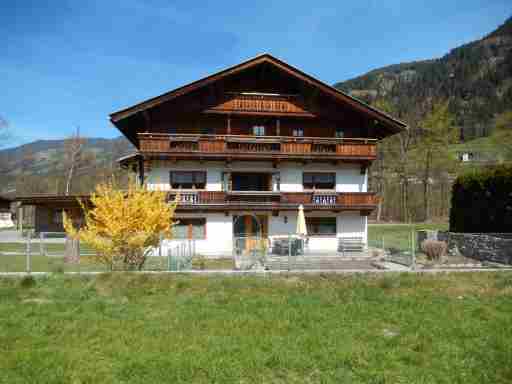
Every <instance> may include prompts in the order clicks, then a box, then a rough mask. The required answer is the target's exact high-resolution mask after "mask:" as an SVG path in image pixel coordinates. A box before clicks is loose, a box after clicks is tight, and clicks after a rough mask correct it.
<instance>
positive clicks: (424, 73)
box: [335, 18, 512, 221]
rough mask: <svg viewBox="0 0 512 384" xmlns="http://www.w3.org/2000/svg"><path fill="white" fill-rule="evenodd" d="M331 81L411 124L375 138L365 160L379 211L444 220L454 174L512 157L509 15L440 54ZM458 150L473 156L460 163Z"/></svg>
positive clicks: (387, 216) (388, 216)
mask: <svg viewBox="0 0 512 384" xmlns="http://www.w3.org/2000/svg"><path fill="white" fill-rule="evenodd" d="M335 86H336V87H337V88H339V89H341V90H343V91H345V92H348V93H350V94H351V95H353V96H355V97H357V98H360V99H362V100H364V101H365V102H367V103H369V104H371V105H374V106H376V107H378V108H380V109H383V110H384V111H386V112H388V113H390V114H392V115H393V116H396V117H398V118H399V119H401V120H403V121H405V122H406V123H407V124H408V125H409V129H408V131H406V132H404V133H402V134H400V135H396V136H394V137H392V138H390V139H387V140H384V141H383V142H382V143H381V144H380V145H379V159H378V160H377V161H376V162H374V164H373V165H372V168H371V172H370V176H371V177H370V183H371V186H372V189H373V190H375V191H377V192H379V194H380V195H381V197H382V204H381V206H380V207H379V209H378V211H377V218H378V219H384V220H395V221H431V220H445V219H446V217H447V215H448V212H449V205H450V197H451V194H450V192H451V186H452V183H453V180H454V178H455V176H456V175H457V174H459V173H461V172H471V171H472V169H473V168H478V167H484V166H489V165H493V164H495V163H498V162H507V161H510V160H512V159H511V156H512V153H511V151H510V145H509V142H508V138H509V137H510V134H512V126H511V120H512V118H511V114H512V112H511V111H512V18H509V19H508V20H507V21H506V22H505V23H504V24H503V25H502V26H500V27H499V28H498V29H497V30H495V31H494V32H492V33H490V34H489V35H487V36H485V37H484V38H482V39H480V40H478V41H474V42H471V43H469V44H465V45H463V46H461V47H458V48H455V49H453V50H451V51H450V52H449V53H448V54H446V55H445V56H443V57H442V58H439V59H433V60H425V61H417V62H412V63H401V64H396V65H391V66H387V67H384V68H380V69H376V70H373V71H371V72H369V73H367V74H365V75H363V76H359V77H357V78H354V79H351V80H348V81H345V82H342V83H338V84H336V85H335ZM497 127H499V128H498V129H497ZM464 154H466V156H470V157H471V158H472V159H474V160H478V161H470V162H468V163H467V164H464V163H461V161H460V157H461V156H463V155H464Z"/></svg>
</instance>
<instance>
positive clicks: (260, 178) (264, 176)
mask: <svg viewBox="0 0 512 384" xmlns="http://www.w3.org/2000/svg"><path fill="white" fill-rule="evenodd" d="M231 180H232V185H233V191H271V190H272V174H271V173H245V172H244V173H237V172H233V173H232V174H231Z"/></svg>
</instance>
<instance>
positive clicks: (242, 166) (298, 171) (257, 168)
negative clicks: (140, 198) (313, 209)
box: [146, 161, 368, 192]
mask: <svg viewBox="0 0 512 384" xmlns="http://www.w3.org/2000/svg"><path fill="white" fill-rule="evenodd" d="M173 170H175V171H183V170H191V171H207V173H206V189H207V190H208V191H221V190H222V173H223V172H240V171H246V172H269V173H273V172H279V173H280V176H281V191H282V192H302V191H303V187H302V174H303V172H336V191H337V192H367V190H368V189H367V188H368V187H367V184H368V172H366V173H365V174H363V175H361V171H360V167H359V166H358V165H356V164H340V165H333V164H330V163H323V164H319V163H314V164H306V165H303V164H301V163H284V164H282V165H281V166H279V167H278V168H273V167H272V163H270V162H233V163H231V165H230V166H229V167H227V166H226V164H225V163H223V162H209V163H203V164H201V163H199V162H178V163H176V165H173V166H164V165H160V163H159V162H158V161H156V162H155V163H154V165H153V167H152V169H151V170H150V171H149V172H148V173H147V175H146V180H147V184H148V186H149V187H150V188H153V189H158V190H165V191H166V190H169V189H170V184H169V172H170V171H173Z"/></svg>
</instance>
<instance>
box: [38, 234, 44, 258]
mask: <svg viewBox="0 0 512 384" xmlns="http://www.w3.org/2000/svg"><path fill="white" fill-rule="evenodd" d="M39 254H40V255H41V256H44V248H43V232H39Z"/></svg>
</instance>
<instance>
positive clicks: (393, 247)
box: [368, 229, 417, 268]
mask: <svg viewBox="0 0 512 384" xmlns="http://www.w3.org/2000/svg"><path fill="white" fill-rule="evenodd" d="M415 239H416V231H415V230H412V229H411V230H406V231H400V232H399V233H393V234H383V235H377V236H372V237H370V238H369V239H368V251H369V252H370V253H372V254H374V255H378V256H380V257H381V258H382V260H383V261H387V262H390V263H395V264H399V265H403V266H406V267H410V268H414V267H415V265H416V256H417V252H416V249H415V243H416V240H415Z"/></svg>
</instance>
